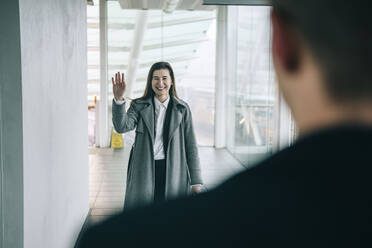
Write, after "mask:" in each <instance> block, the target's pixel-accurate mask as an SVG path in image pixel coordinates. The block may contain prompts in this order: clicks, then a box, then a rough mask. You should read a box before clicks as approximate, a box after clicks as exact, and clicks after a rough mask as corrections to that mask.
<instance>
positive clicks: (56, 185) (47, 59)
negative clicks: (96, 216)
mask: <svg viewBox="0 0 372 248" xmlns="http://www.w3.org/2000/svg"><path fill="white" fill-rule="evenodd" d="M19 3H20V4H19V5H20V23H21V25H20V26H21V51H22V93H23V96H22V100H23V101H22V106H23V149H24V151H23V156H24V166H23V170H24V247H26V248H29V247H32V248H33V247H37V248H44V247H45V248H50V247H53V248H65V247H73V243H74V242H75V240H76V238H77V235H78V234H79V231H80V229H81V225H82V224H83V222H84V220H85V217H86V215H87V213H88V210H89V198H88V197H89V193H88V150H87V149H88V137H87V127H88V124H87V116H88V113H87V75H86V74H87V58H86V56H87V47H86V42H87V39H86V35H87V29H86V1H85V0H53V1H51V0H38V1H29V0H19Z"/></svg>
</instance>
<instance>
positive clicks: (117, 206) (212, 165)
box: [87, 147, 244, 226]
mask: <svg viewBox="0 0 372 248" xmlns="http://www.w3.org/2000/svg"><path fill="white" fill-rule="evenodd" d="M199 152H200V154H199V156H200V163H201V167H202V168H201V169H202V176H203V180H204V188H203V190H209V189H212V188H213V187H215V186H217V185H218V184H220V183H221V182H223V181H224V180H226V179H227V178H228V177H230V176H232V175H234V174H235V173H238V172H239V171H241V170H243V169H244V167H243V166H242V165H241V164H240V163H239V162H238V161H236V160H235V159H234V158H233V157H232V156H231V155H230V153H229V152H227V151H226V150H224V149H214V148H210V147H200V148H199ZM128 158H129V148H123V149H96V148H92V149H90V150H89V170H90V172H89V179H90V208H91V212H90V215H89V217H88V220H87V225H88V226H89V225H91V224H93V223H96V222H98V221H101V220H103V219H105V218H107V217H108V216H110V215H112V214H114V213H117V212H120V211H121V210H122V208H123V204H124V192H125V179H126V173H127V163H128Z"/></svg>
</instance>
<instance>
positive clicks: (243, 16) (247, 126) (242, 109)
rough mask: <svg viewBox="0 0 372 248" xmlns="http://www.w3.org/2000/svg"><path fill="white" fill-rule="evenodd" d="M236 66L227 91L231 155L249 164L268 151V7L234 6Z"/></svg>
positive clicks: (271, 82)
mask: <svg viewBox="0 0 372 248" xmlns="http://www.w3.org/2000/svg"><path fill="white" fill-rule="evenodd" d="M237 22H238V25H237V26H238V32H237V54H236V58H237V68H236V71H235V73H236V83H235V85H234V84H233V85H232V87H234V91H233V94H232V95H229V97H230V98H233V99H230V100H229V101H228V102H229V103H230V104H232V108H230V109H232V110H233V112H234V116H233V118H231V119H229V121H230V123H229V126H230V127H231V128H234V138H233V141H232V143H233V147H232V149H231V148H230V150H231V152H232V153H233V155H234V156H235V157H236V158H237V159H238V160H239V161H240V162H241V163H242V164H244V165H245V166H251V165H253V164H255V163H256V162H257V161H259V160H261V159H262V158H264V157H266V156H267V155H269V154H271V151H272V140H273V139H272V138H273V126H274V122H273V121H274V119H273V112H274V97H275V93H274V89H275V88H274V86H275V79H274V71H273V66H272V61H271V47H270V44H271V42H270V41H271V24H270V7H264V6H245V7H238V18H237Z"/></svg>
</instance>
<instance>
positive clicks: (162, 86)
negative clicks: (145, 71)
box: [152, 69, 173, 100]
mask: <svg viewBox="0 0 372 248" xmlns="http://www.w3.org/2000/svg"><path fill="white" fill-rule="evenodd" d="M172 85H173V82H172V79H171V76H170V74H169V71H168V69H160V70H155V71H154V73H153V75H152V90H153V91H154V92H155V95H156V96H157V97H158V98H162V99H164V100H165V99H167V98H168V96H169V89H170V87H171V86H172Z"/></svg>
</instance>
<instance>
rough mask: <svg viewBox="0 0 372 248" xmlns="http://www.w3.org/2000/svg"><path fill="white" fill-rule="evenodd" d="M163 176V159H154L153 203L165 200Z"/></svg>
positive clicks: (164, 168) (164, 176)
mask: <svg viewBox="0 0 372 248" xmlns="http://www.w3.org/2000/svg"><path fill="white" fill-rule="evenodd" d="M165 178H166V162H165V159H161V160H155V196H154V202H155V203H161V202H164V201H165Z"/></svg>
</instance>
